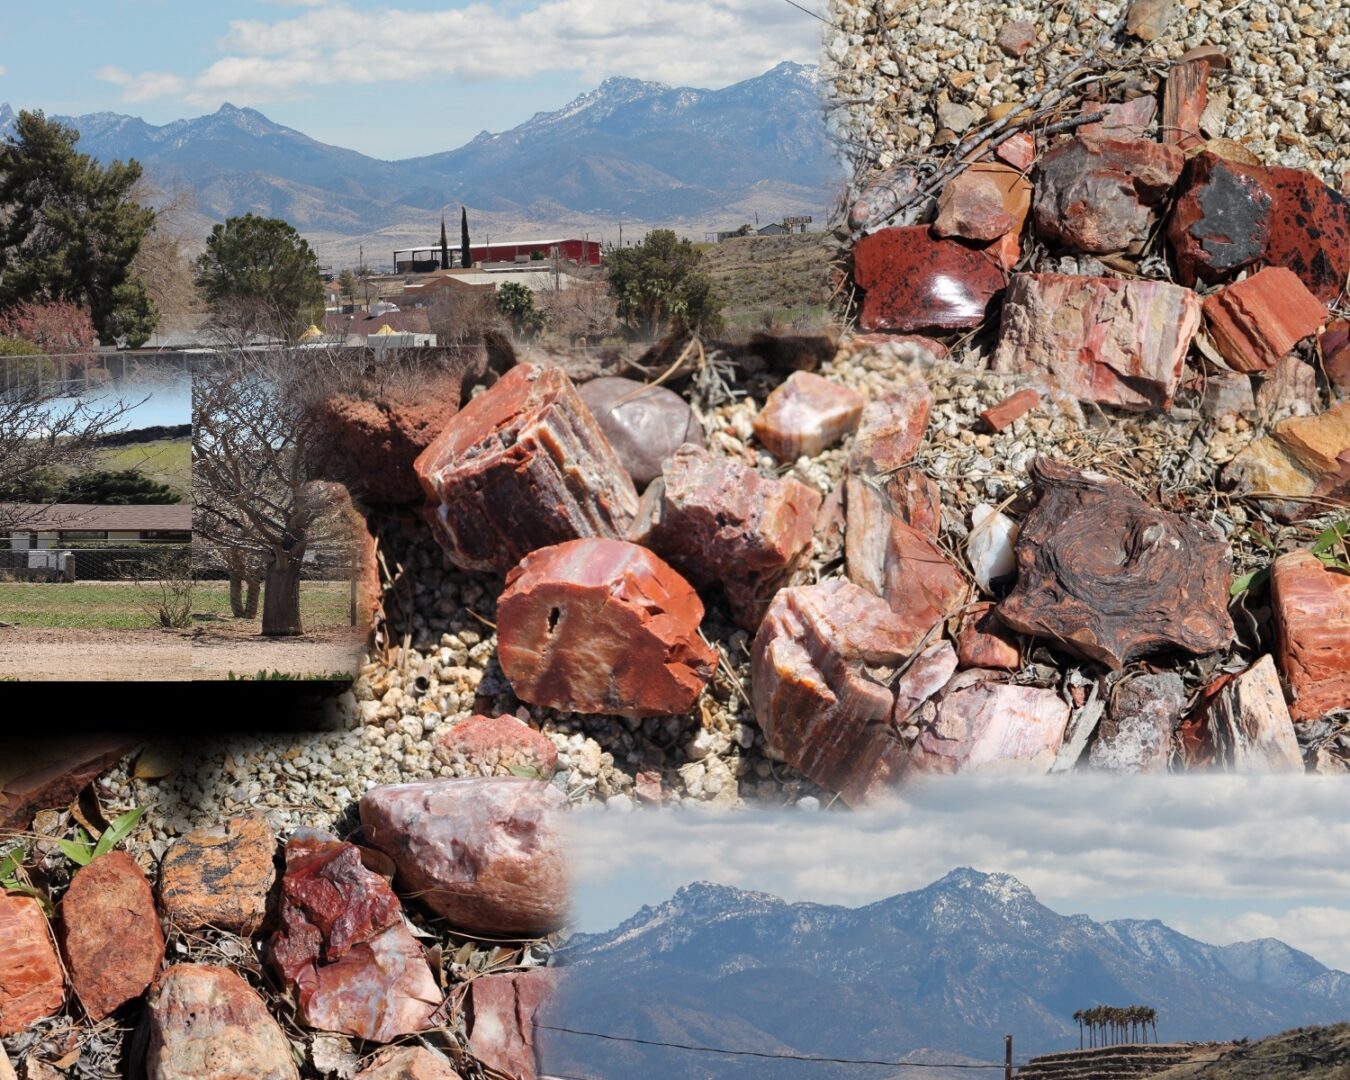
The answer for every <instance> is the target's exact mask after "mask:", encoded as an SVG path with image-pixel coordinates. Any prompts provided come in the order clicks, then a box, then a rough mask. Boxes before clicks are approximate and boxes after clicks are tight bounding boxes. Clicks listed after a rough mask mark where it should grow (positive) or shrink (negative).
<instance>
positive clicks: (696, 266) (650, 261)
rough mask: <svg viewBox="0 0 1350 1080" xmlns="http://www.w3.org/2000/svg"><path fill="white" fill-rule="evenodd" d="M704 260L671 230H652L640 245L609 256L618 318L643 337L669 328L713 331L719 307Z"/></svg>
mask: <svg viewBox="0 0 1350 1080" xmlns="http://www.w3.org/2000/svg"><path fill="white" fill-rule="evenodd" d="M702 259H703V254H702V252H700V251H699V250H698V249H697V248H696V247H694V245H693V244H692V243H690V241H688V240H680V239H678V238H677V237H676V236H675V233H674V232H673V231H671V230H670V229H654V230H652V231H651V232H650V233H648V234H647V236H646V238H645V239H644V240H643V241H642V243H641V244H635V245H633V246H632V247H625V248H618V249H616V250H614V251H611V252H610V253H609V254H608V255H607V256H606V259H605V265H606V267H607V269H608V277H609V284H610V288H611V289H613V290H614V295H615V297H616V299H617V300H618V304H619V317H620V318H622V319H623V320H624V321H625V322H626V323H628V325H629V326H631V327H633V328H634V329H635V330H637V331H638V332H639V333H640V334H641V335H643V336H644V337H655V336H657V335H660V334H663V333H665V332H666V331H667V330H668V329H670V328H672V327H675V328H682V329H685V330H709V329H714V328H716V326H717V325H718V324H719V323H720V321H721V320H720V316H719V314H718V311H719V308H720V306H721V303H720V301H719V299H718V298H717V297H716V296H715V295H714V293H713V287H712V280H711V279H710V278H709V277H708V275H707V274H706V273H705V272H704V271H703V269H702V268H701V266H700V263H701V262H702Z"/></svg>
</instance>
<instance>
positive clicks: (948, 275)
mask: <svg viewBox="0 0 1350 1080" xmlns="http://www.w3.org/2000/svg"><path fill="white" fill-rule="evenodd" d="M853 277H854V280H855V281H856V282H857V284H858V287H859V288H861V289H863V290H864V296H863V307H862V313H861V315H860V317H859V320H858V321H859V325H860V326H861V327H862V329H863V330H901V331H913V330H930V331H931V330H961V329H965V328H967V327H971V326H979V325H980V323H982V322H984V320H985V318H986V317H987V316H988V315H989V314H990V312H991V310H992V308H993V305H994V302H995V301H996V299H997V298H998V297H999V296H1000V295H1001V294H1002V292H1003V289H1004V287H1005V286H1006V285H1007V283H1008V278H1007V273H1006V272H1005V270H1004V269H1003V266H1002V265H1001V264H1000V263H999V261H998V259H997V258H996V257H995V256H993V255H990V254H989V253H988V252H986V251H981V250H979V249H978V248H973V247H970V246H968V245H966V244H964V243H962V242H961V241H959V240H945V239H942V238H941V237H935V236H933V235H932V233H931V231H930V229H929V227H928V226H927V225H904V226H897V227H895V228H889V229H879V230H878V231H877V232H874V233H872V234H871V235H870V236H864V237H863V238H862V239H861V240H859V241H858V243H857V244H856V245H855V246H854V249H853Z"/></svg>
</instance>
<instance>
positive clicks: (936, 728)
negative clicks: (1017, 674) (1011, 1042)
mask: <svg viewBox="0 0 1350 1080" xmlns="http://www.w3.org/2000/svg"><path fill="white" fill-rule="evenodd" d="M1068 723H1069V706H1068V705H1067V704H1066V703H1065V702H1064V701H1062V700H1061V699H1060V697H1059V695H1058V694H1056V693H1055V692H1054V691H1053V690H1043V689H1040V688H1039V687H1035V686H1012V685H1010V684H1008V683H996V682H977V683H975V684H974V685H973V686H966V687H963V688H961V689H959V690H955V691H949V692H947V693H945V694H943V695H942V697H940V698H939V699H938V703H937V714H936V717H935V718H934V719H933V721H932V722H931V723H930V724H928V725H925V726H924V727H923V728H922V730H920V732H919V737H918V738H917V739H916V740H915V742H914V748H913V751H912V752H911V754H910V760H909V764H910V765H911V766H912V767H913V768H915V769H918V770H920V771H923V772H936V773H954V772H1012V771H1016V772H1029V773H1045V772H1049V771H1050V766H1051V765H1053V764H1054V762H1055V755H1056V754H1058V752H1059V747H1060V743H1062V742H1063V741H1064V729H1065V727H1067V726H1068Z"/></svg>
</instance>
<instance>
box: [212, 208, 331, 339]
mask: <svg viewBox="0 0 1350 1080" xmlns="http://www.w3.org/2000/svg"><path fill="white" fill-rule="evenodd" d="M197 287H198V288H199V289H201V291H202V295H203V297H205V299H206V302H207V303H208V304H209V305H210V306H211V309H212V311H213V312H214V313H215V314H216V317H217V318H218V319H220V320H221V321H222V322H226V323H230V324H234V325H238V326H239V327H241V328H242V329H246V330H247V331H249V332H256V331H263V332H269V331H270V332H274V333H279V334H281V335H282V336H283V337H286V338H287V339H289V340H294V339H295V338H296V337H298V336H299V335H300V334H301V333H303V332H304V330H305V328H306V327H308V326H309V324H310V323H312V322H317V321H318V320H319V319H320V318H321V317H322V315H323V278H322V277H321V275H320V273H319V260H318V258H317V257H316V256H315V254H314V252H313V250H312V249H311V248H310V246H309V244H308V242H307V241H306V240H305V239H304V237H302V236H301V235H300V234H299V233H298V232H296V231H295V229H294V228H292V227H291V226H290V225H289V224H288V223H286V222H285V221H282V220H281V219H280V218H264V217H257V216H255V215H253V214H245V215H244V216H243V217H232V218H230V219H229V220H227V221H226V222H225V224H223V225H217V226H216V227H215V228H214V229H212V230H211V235H210V236H209V237H207V240H206V250H205V251H203V252H202V254H201V256H200V257H199V258H198V259H197Z"/></svg>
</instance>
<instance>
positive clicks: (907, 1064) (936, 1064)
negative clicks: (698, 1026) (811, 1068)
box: [535, 1023, 1004, 1070]
mask: <svg viewBox="0 0 1350 1080" xmlns="http://www.w3.org/2000/svg"><path fill="white" fill-rule="evenodd" d="M535 1027H538V1028H543V1029H545V1030H547V1031H562V1032H566V1033H567V1034H569V1035H589V1036H590V1037H591V1038H594V1039H607V1040H609V1041H610V1042H626V1043H640V1044H641V1045H643V1046H665V1047H670V1048H671V1049H674V1050H695V1051H698V1052H699V1053H703V1054H723V1055H726V1056H728V1057H754V1058H773V1059H774V1060H778V1061H816V1062H820V1063H822V1064H827V1065H888V1066H891V1067H893V1068H907V1069H999V1070H1002V1069H1003V1068H1004V1066H1003V1065H1002V1064H998V1065H973V1064H969V1063H961V1062H951V1063H944V1062H941V1061H882V1060H880V1059H877V1058H841V1057H816V1056H814V1055H811V1054H771V1053H769V1052H768V1051H765V1050H727V1049H725V1048H723V1047H720V1046H695V1045H693V1044H691V1043H674V1042H662V1041H660V1040H659V1039H639V1038H636V1037H635V1036H631V1035H608V1034H605V1033H604V1032H601V1031H583V1030H581V1029H580V1028H570V1027H556V1026H554V1025H553V1024H540V1023H536V1024H535Z"/></svg>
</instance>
